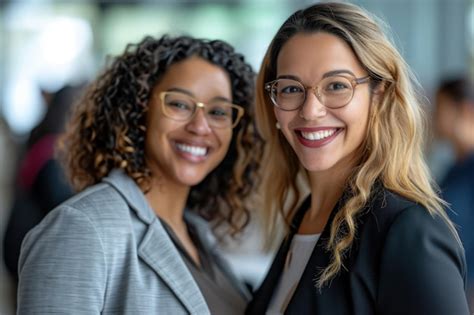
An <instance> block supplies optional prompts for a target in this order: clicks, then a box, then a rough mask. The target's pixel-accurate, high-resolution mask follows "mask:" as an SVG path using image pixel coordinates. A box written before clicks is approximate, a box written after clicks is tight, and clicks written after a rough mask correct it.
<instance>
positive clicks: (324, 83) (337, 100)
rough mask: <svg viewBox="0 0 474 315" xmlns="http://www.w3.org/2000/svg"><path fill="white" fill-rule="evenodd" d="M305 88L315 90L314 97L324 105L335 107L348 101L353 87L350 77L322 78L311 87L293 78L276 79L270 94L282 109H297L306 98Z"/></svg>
mask: <svg viewBox="0 0 474 315" xmlns="http://www.w3.org/2000/svg"><path fill="white" fill-rule="evenodd" d="M307 90H315V91H314V92H315V94H316V97H317V98H318V99H319V101H320V102H321V103H322V104H324V106H326V107H329V108H337V107H342V106H344V105H346V104H347V103H348V102H350V100H351V98H352V94H353V87H352V84H351V81H350V79H348V78H346V77H340V76H331V77H327V78H324V79H323V80H321V81H320V82H319V84H318V85H317V86H316V87H315V88H314V89H313V88H306V87H305V86H304V85H303V84H302V83H301V82H299V81H296V80H293V79H278V80H276V81H274V82H273V84H272V86H271V87H270V96H271V98H272V100H273V102H274V103H275V105H277V106H278V107H280V108H282V109H288V110H291V109H297V108H299V107H300V106H301V105H303V103H304V101H305V100H306V93H307V92H308V91H307Z"/></svg>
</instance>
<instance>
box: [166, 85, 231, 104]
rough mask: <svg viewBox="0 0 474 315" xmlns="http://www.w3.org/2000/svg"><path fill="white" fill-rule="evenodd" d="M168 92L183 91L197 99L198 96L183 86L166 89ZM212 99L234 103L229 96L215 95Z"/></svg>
mask: <svg viewBox="0 0 474 315" xmlns="http://www.w3.org/2000/svg"><path fill="white" fill-rule="evenodd" d="M166 91H167V92H179V93H183V94H186V95H188V96H190V97H192V98H194V99H196V96H195V95H194V94H193V93H191V92H190V91H188V90H186V89H183V88H179V87H172V88H169V89H167V90H166ZM210 101H224V102H229V103H232V101H231V100H229V99H228V98H227V97H223V96H216V97H213V98H212V99H211V100H210Z"/></svg>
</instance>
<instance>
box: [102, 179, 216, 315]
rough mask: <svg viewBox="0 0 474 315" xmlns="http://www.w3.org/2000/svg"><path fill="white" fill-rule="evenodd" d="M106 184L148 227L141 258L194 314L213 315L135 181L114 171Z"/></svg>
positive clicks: (141, 245) (140, 250) (141, 248)
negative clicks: (116, 192) (120, 196)
mask: <svg viewBox="0 0 474 315" xmlns="http://www.w3.org/2000/svg"><path fill="white" fill-rule="evenodd" d="M103 181H104V182H106V183H108V184H110V185H111V186H112V187H114V188H115V189H116V190H117V191H118V192H119V193H120V194H121V195H122V197H123V198H124V199H125V200H126V202H127V203H128V205H129V207H130V208H131V209H132V210H133V211H134V212H135V213H136V215H137V216H138V217H139V218H140V219H141V220H142V221H143V222H144V223H145V224H146V225H147V231H146V232H145V236H144V237H143V239H142V240H141V241H140V242H139V244H138V256H139V257H140V258H141V259H142V260H143V261H144V262H145V263H146V264H148V265H149V266H150V268H151V269H153V270H154V271H155V272H156V273H157V274H158V275H159V276H160V278H161V279H163V281H164V282H165V283H166V284H167V285H168V287H169V288H170V289H171V290H172V291H173V293H174V294H175V295H176V297H177V298H178V299H179V300H180V302H181V303H182V304H183V305H184V306H185V307H186V308H187V310H188V311H189V312H190V313H191V314H210V311H209V308H208V306H207V303H206V301H205V299H204V297H203V295H202V294H201V291H200V290H199V288H198V286H197V284H196V282H195V281H194V278H193V276H192V275H191V273H190V271H189V270H188V268H187V267H186V264H185V262H184V261H183V259H182V257H181V254H180V253H179V251H178V249H177V248H176V247H175V245H174V244H173V241H172V240H171V238H170V237H169V235H168V233H167V232H166V230H165V228H164V227H163V225H162V224H161V222H160V220H159V219H158V218H157V217H156V214H155V213H154V211H153V209H151V207H150V206H149V204H148V201H147V200H146V198H145V195H144V194H143V192H142V191H141V190H140V188H139V187H138V185H137V184H136V183H135V181H134V180H133V179H131V178H130V177H129V176H127V175H126V174H125V173H124V172H123V171H121V170H113V171H112V172H111V173H110V174H109V176H108V177H106V178H104V179H103Z"/></svg>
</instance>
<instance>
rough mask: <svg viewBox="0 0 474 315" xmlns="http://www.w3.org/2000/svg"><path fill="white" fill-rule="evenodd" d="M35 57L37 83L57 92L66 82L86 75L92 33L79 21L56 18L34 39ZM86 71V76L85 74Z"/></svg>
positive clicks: (89, 58)
mask: <svg viewBox="0 0 474 315" xmlns="http://www.w3.org/2000/svg"><path fill="white" fill-rule="evenodd" d="M34 46H36V47H37V50H36V51H37V52H38V58H37V62H36V65H35V66H36V71H35V72H36V75H37V79H38V82H39V84H40V85H41V86H42V87H43V88H46V89H48V90H57V89H59V88H60V87H61V86H63V85H64V84H66V83H70V81H74V79H75V78H77V77H80V78H81V79H84V78H85V77H87V76H88V75H89V73H87V72H88V70H90V69H87V68H88V67H84V66H85V65H87V64H88V63H90V60H91V58H92V57H91V49H92V30H91V27H90V26H89V24H88V23H87V22H86V21H84V20H81V19H78V18H71V17H59V18H55V19H54V20H52V21H50V22H49V23H47V25H46V26H45V27H44V29H43V30H42V32H41V33H40V34H39V36H38V38H37V39H36V43H35V44H34ZM84 71H86V73H84Z"/></svg>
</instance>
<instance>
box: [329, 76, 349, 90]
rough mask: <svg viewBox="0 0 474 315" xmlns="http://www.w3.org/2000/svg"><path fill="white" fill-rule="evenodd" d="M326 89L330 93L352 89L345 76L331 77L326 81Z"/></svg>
mask: <svg viewBox="0 0 474 315" xmlns="http://www.w3.org/2000/svg"><path fill="white" fill-rule="evenodd" d="M323 88H324V91H326V92H329V93H341V92H347V91H349V90H351V89H352V86H351V84H350V82H349V81H348V80H346V79H344V78H331V79H330V80H328V81H326V82H324V84H323Z"/></svg>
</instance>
